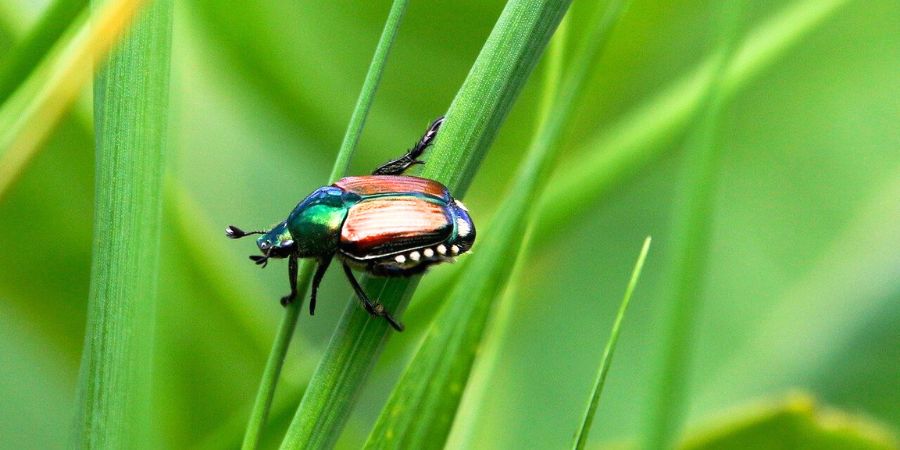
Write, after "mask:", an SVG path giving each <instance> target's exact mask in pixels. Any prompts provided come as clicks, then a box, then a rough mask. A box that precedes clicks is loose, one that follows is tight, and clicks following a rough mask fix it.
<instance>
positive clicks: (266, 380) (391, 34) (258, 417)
mask: <svg viewBox="0 0 900 450" xmlns="http://www.w3.org/2000/svg"><path fill="white" fill-rule="evenodd" d="M407 4H408V0H394V2H393V4H392V5H391V11H390V13H389V14H388V18H387V21H385V24H384V30H383V31H382V33H381V38H380V39H379V40H378V45H377V46H376V48H375V54H374V55H373V56H372V62H371V63H370V64H369V70H368V72H367V73H366V79H365V81H364V82H363V86H362V90H361V91H360V93H359V98H358V99H357V101H356V107H355V108H354V109H353V114H352V115H351V117H350V124H349V125H348V126H347V132H346V133H345V134H344V140H343V142H342V143H341V148H340V150H339V151H338V156H337V159H336V160H335V162H334V166H333V167H332V169H331V175H329V177H328V182H329V183H333V182H335V181H337V180H338V178H340V177H341V176H343V174H344V173H345V172H346V171H347V167H348V166H349V165H350V158H351V157H352V156H353V150H354V149H355V148H356V144H357V143H358V142H359V138H360V136H361V135H362V130H363V126H364V125H365V122H366V116H367V115H368V113H369V109H370V108H371V106H372V102H373V101H374V99H375V91H376V90H377V89H378V83H379V81H381V75H382V74H383V73H384V68H385V65H386V63H387V57H388V54H389V53H390V49H391V46H392V45H393V43H394V39H395V38H396V37H397V32H398V31H399V29H400V21H401V19H402V18H403V13H404V12H405V11H406V6H407ZM315 267H316V263H315V262H314V261H308V260H303V261H302V262H301V263H300V268H299V273H298V278H299V280H298V283H297V292H299V293H300V296H299V298H298V299H297V300H296V301H295V302H294V303H293V304H291V305H290V306H288V307H287V310H286V311H285V315H284V318H283V319H282V321H281V325H280V326H279V327H278V334H277V335H276V336H275V343H274V344H273V346H272V351H271V352H270V353H269V358H268V360H267V361H266V367H265V369H264V371H263V377H262V380H261V381H260V384H259V389H258V391H257V394H256V400H255V401H254V403H253V408H252V409H251V411H250V419H249V423H248V424H247V431H246V433H245V434H244V442H243V444H242V448H243V449H245V450H249V449H254V448H256V447H257V446H258V445H259V437H260V432H261V430H262V426H263V424H264V423H265V421H266V417H267V416H268V415H269V409H270V408H271V406H272V398H273V397H274V396H275V386H276V384H277V382H278V376H279V375H280V374H281V368H282V366H283V365H284V358H285V356H286V355H287V349H288V345H289V344H290V340H291V337H292V336H293V334H294V329H295V328H296V327H297V319H298V318H299V317H300V311H301V310H302V305H303V300H304V299H305V295H306V291H307V289H309V285H310V282H311V281H312V275H313V272H314V269H315Z"/></svg>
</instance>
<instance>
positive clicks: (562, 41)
mask: <svg viewBox="0 0 900 450" xmlns="http://www.w3.org/2000/svg"><path fill="white" fill-rule="evenodd" d="M571 22H572V20H571V18H570V15H569V14H566V16H565V17H563V20H562V21H561V22H560V23H559V27H557V29H556V33H554V34H553V39H552V40H551V41H550V45H549V48H548V49H547V56H546V57H545V58H546V60H545V63H544V73H543V79H542V80H541V81H542V83H541V84H542V85H541V98H540V103H539V106H538V114H537V121H536V122H535V127H534V130H535V133H534V135H533V136H532V140H534V139H537V136H538V134H539V133H541V131H542V130H543V128H544V125H545V124H546V122H547V118H548V117H549V116H550V113H551V110H552V109H553V104H554V103H555V99H556V97H557V96H558V95H559V90H560V85H561V84H562V77H563V65H564V63H565V60H566V47H567V45H568V39H569V30H570V29H571V26H570V25H569V24H570V23H571ZM533 228H534V227H533V223H530V224H529V226H528V228H527V229H526V230H525V234H524V235H523V237H522V248H521V250H520V251H519V255H518V256H517V257H516V260H515V263H514V264H513V268H512V272H511V274H510V280H512V281H511V282H510V283H509V285H508V287H507V288H506V290H505V291H504V292H503V298H502V299H500V300H499V305H498V307H497V311H496V312H495V314H494V318H493V319H492V320H493V323H492V325H491V328H492V330H493V332H494V335H495V336H502V335H503V333H504V332H505V331H506V330H507V329H508V328H509V327H510V325H511V323H510V322H509V314H508V313H509V308H504V306H507V305H509V300H510V299H511V298H514V297H515V295H517V293H518V291H517V289H516V286H517V285H516V283H515V280H518V279H519V277H521V275H522V271H523V270H524V268H525V266H526V265H525V263H524V262H525V261H528V258H529V257H530V256H531V255H530V251H531V249H532V247H531V243H532V239H531V237H532V232H533ZM457 272H462V273H465V270H464V269H461V270H458V271H457ZM457 279H459V277H456V278H454V280H457ZM450 289H451V284H449V283H448V284H446V285H444V289H438V290H435V289H434V288H432V291H433V292H426V291H422V292H420V293H419V294H420V295H419V297H420V298H423V297H427V296H429V295H434V296H440V297H441V300H442V299H443V297H446V295H445V293H446V292H447V291H449V290H450ZM434 302H435V303H438V302H440V300H436V301H434ZM432 306H433V305H432ZM439 310H440V308H437V307H435V308H434V311H433V312H432V314H430V316H429V317H428V320H427V322H430V321H431V319H433V318H434V316H435V315H436V314H437V313H438V312H439ZM420 311H421V310H420ZM423 320H424V319H423ZM416 341H417V342H418V341H421V339H416ZM492 350H494V348H493V347H491V346H490V345H489V344H486V345H484V346H483V347H482V348H481V350H480V352H481V353H480V355H481V360H482V361H483V364H484V365H487V366H490V367H489V368H487V369H485V371H486V372H491V371H492V370H493V368H494V367H495V364H496V362H497V357H496V355H495V354H493V353H490V352H491V351H492ZM486 387H487V386H486V385H485V384H483V383H475V384H473V385H470V386H469V387H467V390H466V396H467V397H468V398H469V399H471V401H470V402H469V404H470V405H475V406H474V408H478V405H480V404H481V401H482V399H483V396H484V394H485V391H484V388H486ZM465 405H466V404H465V403H462V404H461V405H460V409H459V411H458V412H457V417H456V420H455V421H454V423H453V430H454V431H453V432H452V433H451V434H450V436H448V437H447V443H446V447H449V448H462V447H471V443H470V442H469V441H468V439H470V437H471V431H472V429H473V428H474V425H475V423H476V421H477V420H478V417H477V412H476V411H467V410H466V409H465Z"/></svg>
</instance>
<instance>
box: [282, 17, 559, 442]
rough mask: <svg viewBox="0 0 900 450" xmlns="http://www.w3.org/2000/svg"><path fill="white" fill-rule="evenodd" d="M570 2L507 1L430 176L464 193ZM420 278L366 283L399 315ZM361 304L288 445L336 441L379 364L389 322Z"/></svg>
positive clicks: (350, 314)
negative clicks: (364, 309)
mask: <svg viewBox="0 0 900 450" xmlns="http://www.w3.org/2000/svg"><path fill="white" fill-rule="evenodd" d="M567 6H568V1H562V0H555V1H550V0H543V1H539V0H528V1H525V0H512V1H510V2H508V3H507V5H506V7H505V8H504V11H503V13H501V16H500V18H499V19H498V21H497V24H496V25H495V26H494V30H493V31H492V32H491V35H490V36H489V37H488V39H487V42H486V43H485V45H484V47H483V48H482V51H481V53H480V54H479V55H478V58H477V59H476V61H475V64H474V65H473V67H472V69H471V71H470V72H469V75H468V76H467V78H466V80H465V81H464V82H463V85H462V87H461V88H460V91H459V93H458V94H457V96H456V98H455V99H454V101H453V104H452V105H451V106H450V109H449V111H448V112H447V120H446V121H445V123H444V126H443V129H442V130H441V133H440V134H439V136H438V138H437V142H436V143H435V147H434V149H433V150H432V153H431V155H430V157H429V158H428V164H427V165H426V167H425V170H424V172H423V176H426V177H429V178H433V179H437V180H440V181H441V182H443V183H444V184H446V185H447V186H448V187H449V188H450V189H451V191H452V192H454V194H455V195H456V196H457V197H461V195H462V193H463V192H464V191H465V189H466V187H468V185H469V183H470V181H471V178H472V176H473V175H474V173H475V171H476V170H477V167H478V165H479V163H480V162H481V159H482V158H483V156H484V154H485V152H486V151H487V149H488V147H489V146H490V144H491V142H492V140H493V137H494V135H495V134H496V133H497V129H498V128H499V126H500V124H501V123H502V121H503V119H504V118H505V116H506V114H507V113H508V111H509V109H510V107H511V105H512V103H513V101H514V100H515V98H516V97H517V95H518V93H519V91H520V90H521V88H522V86H523V85H524V83H525V80H526V79H527V77H528V75H529V74H530V73H531V70H532V68H533V67H534V65H535V64H536V62H537V60H538V58H539V56H540V54H541V52H542V51H543V48H544V46H545V45H546V43H547V41H548V40H549V38H550V36H551V35H552V33H553V30H554V29H555V28H556V25H557V24H558V23H559V20H560V19H561V18H562V15H563V13H564V12H565V10H566V7H567ZM416 282H417V279H415V278H414V279H391V280H384V279H366V280H365V281H364V283H363V285H364V287H365V289H366V290H367V291H368V292H372V293H378V295H377V298H378V300H379V301H380V302H381V303H382V304H383V305H384V306H385V308H387V309H388V310H390V311H395V314H397V313H396V312H398V311H399V310H400V309H402V305H404V304H405V300H406V299H407V298H408V297H409V296H410V295H411V293H412V290H413V288H414V286H415V284H416ZM355 303H356V302H355V301H352V302H351V304H350V305H349V306H348V308H347V310H346V312H345V313H344V316H343V317H342V319H341V324H340V327H339V329H338V330H337V332H336V334H335V335H334V337H333V338H332V341H331V343H330V344H329V347H328V349H327V350H326V352H325V356H324V357H323V361H322V363H321V364H320V365H319V368H318V369H317V370H316V373H315V374H314V375H313V379H312V381H311V383H310V386H309V388H308V389H307V392H306V395H305V396H304V397H303V401H302V403H301V404H300V408H299V409H298V410H297V414H296V415H295V416H294V419H293V421H292V423H291V425H290V428H289V429H288V433H287V435H286V436H285V440H284V442H283V444H282V447H283V448H301V447H303V448H323V447H328V446H329V445H331V444H333V442H334V440H335V439H336V438H337V436H338V433H339V431H340V429H341V427H342V425H343V423H344V421H345V420H346V418H347V415H348V414H349V411H350V409H351V407H352V404H353V400H354V398H355V397H356V395H357V394H358V392H359V390H360V389H361V387H362V385H363V382H364V381H365V379H366V378H367V376H368V374H369V372H370V371H371V368H372V366H373V365H374V361H375V358H376V356H377V355H378V353H379V351H380V349H381V347H382V345H383V342H384V339H385V336H386V334H387V332H388V329H387V325H386V323H385V322H384V321H383V320H370V318H369V316H368V315H367V314H366V313H365V312H364V311H362V310H361V309H360V308H359V307H358V306H357V305H356V304H355Z"/></svg>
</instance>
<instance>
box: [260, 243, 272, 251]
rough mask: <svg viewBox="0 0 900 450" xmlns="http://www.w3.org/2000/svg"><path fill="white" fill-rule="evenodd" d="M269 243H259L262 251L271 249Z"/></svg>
mask: <svg viewBox="0 0 900 450" xmlns="http://www.w3.org/2000/svg"><path fill="white" fill-rule="evenodd" d="M269 245H270V244H269V241H262V242H260V243H259V249H260V250H268V249H269Z"/></svg>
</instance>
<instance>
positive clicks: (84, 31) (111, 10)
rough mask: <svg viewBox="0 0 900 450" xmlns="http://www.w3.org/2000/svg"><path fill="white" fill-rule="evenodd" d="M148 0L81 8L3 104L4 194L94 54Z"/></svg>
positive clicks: (77, 87) (0, 152)
mask: <svg viewBox="0 0 900 450" xmlns="http://www.w3.org/2000/svg"><path fill="white" fill-rule="evenodd" d="M144 1H145V0H123V1H117V2H109V3H108V4H106V5H105V6H104V7H102V8H100V9H99V11H97V13H96V14H95V16H94V17H93V18H92V19H90V20H89V18H90V15H89V14H88V11H85V12H84V13H82V14H81V16H80V17H79V19H78V20H76V21H75V22H74V23H73V24H72V26H70V27H69V29H68V30H66V33H65V35H64V36H63V38H62V39H60V41H59V42H58V43H57V44H56V45H54V47H53V49H52V50H51V52H50V53H49V54H48V55H47V57H46V58H44V60H43V61H42V62H41V63H40V65H39V66H38V67H37V68H36V69H35V70H34V71H33V72H32V73H31V75H29V76H28V79H27V80H26V81H25V82H24V83H22V84H21V85H20V86H19V88H18V89H16V91H15V93H13V95H12V96H11V97H10V98H9V99H7V101H6V102H5V103H3V107H2V109H0V200H2V199H3V196H4V194H5V193H6V191H7V190H8V189H9V187H10V186H11V185H12V184H13V183H14V182H15V180H16V178H17V177H18V176H19V174H20V173H21V172H22V170H23V169H24V167H25V166H26V165H27V164H28V162H29V161H30V160H31V158H32V157H33V156H34V154H35V153H36V152H37V150H38V149H39V148H40V144H41V142H43V140H44V138H46V137H47V135H48V134H49V133H50V131H51V130H53V127H54V126H55V125H56V123H57V121H59V119H60V117H62V115H63V113H65V112H66V110H67V109H68V108H69V106H70V105H71V104H72V102H73V101H74V100H75V98H76V97H77V95H78V93H79V92H80V91H81V89H82V88H83V87H84V86H85V85H86V84H87V82H88V80H90V69H89V68H90V67H91V65H92V58H95V57H96V58H98V59H99V58H101V57H102V56H103V55H105V54H106V53H107V52H108V51H109V49H110V47H111V46H112V45H113V44H114V43H115V42H117V40H118V38H119V36H121V35H122V33H123V32H124V31H125V29H126V27H127V26H128V24H129V23H130V22H131V20H132V19H133V18H134V16H135V14H136V13H137V11H138V9H140V7H141V5H142V4H143V3H144Z"/></svg>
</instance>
